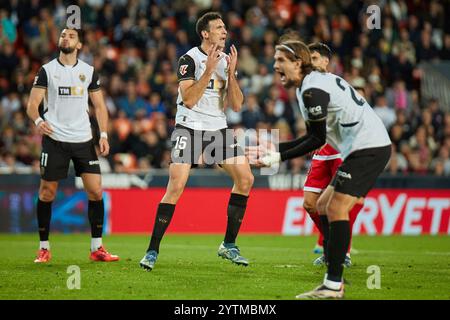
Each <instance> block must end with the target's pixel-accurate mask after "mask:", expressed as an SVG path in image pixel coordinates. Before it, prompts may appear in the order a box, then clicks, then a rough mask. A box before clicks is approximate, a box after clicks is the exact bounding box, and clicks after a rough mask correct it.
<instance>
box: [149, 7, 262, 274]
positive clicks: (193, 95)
mask: <svg viewBox="0 0 450 320" xmlns="http://www.w3.org/2000/svg"><path fill="white" fill-rule="evenodd" d="M196 30H197V34H198V35H199V36H200V38H201V40H202V42H201V45H200V46H199V47H194V48H192V49H190V50H189V51H188V52H187V53H186V54H185V55H183V56H182V57H181V58H180V59H179V61H178V81H179V87H178V99H177V108H178V109H177V114H176V128H175V130H174V133H173V134H172V141H173V148H172V163H171V164H170V167H169V183H168V185H167V189H166V193H165V195H164V197H163V198H162V200H161V202H160V204H159V206H158V209H157V212H156V218H155V224H154V226H153V232H152V237H151V240H150V244H149V246H148V249H147V252H146V254H145V255H144V257H143V258H142V260H141V261H140V266H141V267H142V268H144V269H146V270H148V271H151V270H152V269H153V267H154V265H155V262H156V259H157V257H158V254H159V246H160V242H161V239H162V237H163V235H164V233H165V231H166V229H167V227H168V226H169V223H170V221H171V219H172V216H173V213H174V211H175V205H176V203H177V202H178V199H179V198H180V196H181V194H182V193H183V189H184V187H185V185H186V182H187V180H188V178H189V172H190V169H191V167H193V166H195V165H197V164H198V163H199V159H202V158H204V159H209V160H212V162H214V163H217V164H219V165H220V166H221V167H222V168H223V169H224V170H225V171H226V172H227V173H228V174H229V175H230V176H231V178H232V179H233V182H234V185H233V189H232V190H231V195H230V199H229V202H228V208H227V229H226V233H225V237H224V240H223V242H222V243H221V244H220V246H219V250H218V255H219V256H220V257H222V258H224V259H228V260H230V261H231V262H233V263H235V264H238V265H244V266H247V265H248V260H247V259H246V258H244V257H243V256H241V254H240V250H239V248H238V247H237V246H236V237H237V234H238V232H239V228H240V226H241V223H242V220H243V218H244V213H245V209H246V206H247V199H248V195H249V193H250V189H251V187H252V185H253V179H254V178H253V174H252V172H251V170H250V165H249V163H248V161H247V159H246V157H245V155H244V152H243V150H242V148H241V147H240V146H239V145H238V144H237V143H236V139H235V138H234V136H233V132H232V131H231V130H227V129H226V128H227V123H226V117H225V114H224V108H232V109H233V110H234V111H239V110H240V109H241V107H242V103H243V99H244V98H243V94H242V92H241V90H240V88H239V84H238V81H237V78H236V64H237V50H236V48H235V47H234V46H231V52H230V54H229V55H227V54H225V53H224V52H223V50H224V48H225V41H226V38H227V30H226V27H225V24H224V23H223V21H222V17H221V16H220V14H218V13H216V12H209V13H206V14H204V15H203V16H202V17H200V18H199V20H198V21H197V24H196ZM202 156H203V157H202ZM205 162H206V163H208V162H209V161H208V160H205ZM209 163H211V162H209ZM209 214H216V212H215V209H214V208H211V212H210V213H209Z"/></svg>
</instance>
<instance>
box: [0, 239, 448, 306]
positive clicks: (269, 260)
mask: <svg viewBox="0 0 450 320" xmlns="http://www.w3.org/2000/svg"><path fill="white" fill-rule="evenodd" d="M148 239H149V237H148V236H108V237H105V239H104V243H105V245H106V248H107V249H108V250H109V251H110V252H111V253H114V254H118V255H119V256H120V257H121V261H119V262H114V263H98V262H91V261H89V259H88V254H89V243H90V239H89V236H88V235H87V234H86V235H84V234H77V235H52V236H51V239H50V240H51V248H52V254H53V259H52V261H51V262H50V263H49V264H46V265H36V264H34V263H33V260H34V257H35V253H36V251H37V247H38V236H37V235H34V234H33V235H7V234H1V235H0V252H1V253H2V261H1V263H0V299H182V300H191V299H192V300H195V299H283V300H284V299H294V297H295V295H296V294H298V293H300V292H304V291H306V290H310V289H313V288H314V287H315V286H316V285H318V284H319V283H320V282H321V280H322V279H323V274H324V270H325V269H324V268H321V267H314V266H313V265H312V261H313V260H314V258H316V257H317V255H315V254H313V253H312V248H313V246H314V242H315V237H282V236H267V235H264V236H256V235H254V236H253V235H242V236H239V238H238V245H239V247H240V249H241V253H242V255H243V256H245V257H246V258H248V259H249V260H250V265H249V267H240V266H236V265H233V264H231V263H230V262H228V261H226V260H223V259H220V258H218V257H217V248H218V246H219V244H220V242H221V241H222V237H221V236H218V235H201V236H197V235H171V234H169V235H168V236H167V237H166V238H164V240H163V241H162V244H161V252H160V256H159V257H158V261H157V263H156V266H155V269H154V270H153V271H152V272H145V271H143V270H142V269H140V268H139V260H140V259H141V258H142V256H143V254H144V250H145V249H146V247H147V245H148ZM353 244H354V247H355V248H356V249H357V250H358V251H359V253H358V254H354V255H353V257H352V258H353V264H354V266H353V267H352V268H351V269H346V270H345V273H344V277H345V278H346V280H347V281H348V282H349V283H350V284H349V285H347V286H346V298H347V299H450V291H449V290H448V285H449V284H450V237H448V236H420V237H399V236H396V237H367V236H359V237H355V239H354V241H353ZM71 265H76V266H78V267H79V268H80V272H81V279H80V285H81V289H80V290H77V289H74V290H69V289H68V288H67V280H68V277H69V276H71V275H72V274H68V273H67V268H68V267H69V266H71ZM371 265H376V266H378V267H379V268H380V272H381V288H380V289H372V290H370V289H368V288H367V280H368V278H369V277H370V276H371V274H368V273H367V268H368V267H369V266H371ZM371 283H372V284H374V282H373V281H372V282H371Z"/></svg>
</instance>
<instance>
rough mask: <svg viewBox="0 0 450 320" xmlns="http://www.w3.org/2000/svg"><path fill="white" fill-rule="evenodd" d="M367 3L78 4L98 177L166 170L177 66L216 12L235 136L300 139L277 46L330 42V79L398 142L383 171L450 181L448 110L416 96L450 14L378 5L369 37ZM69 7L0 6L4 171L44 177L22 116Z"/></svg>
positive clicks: (442, 54)
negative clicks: (97, 84) (98, 108)
mask: <svg viewBox="0 0 450 320" xmlns="http://www.w3.org/2000/svg"><path fill="white" fill-rule="evenodd" d="M370 2H371V1H351V0H342V1H331V0H323V1H317V2H316V1H299V2H298V1H289V0H276V1H265V0H253V1H252V0H234V1H221V0H191V1H186V0H175V1H169V0H154V1H144V0H110V1H107V0H80V1H78V2H77V4H78V6H79V7H80V8H81V21H82V28H83V30H84V31H85V36H84V45H83V48H82V50H81V52H80V53H79V58H80V59H82V60H84V61H85V62H87V63H89V64H91V65H93V66H94V67H95V68H96V70H97V71H98V72H99V73H100V76H101V82H102V87H103V90H104V94H105V98H106V103H107V107H108V110H109V114H110V126H109V137H110V144H111V154H110V156H109V157H108V158H107V159H101V161H102V169H103V171H104V172H108V171H114V172H136V171H144V172H146V171H148V170H149V169H151V168H165V167H167V166H168V164H169V161H170V144H171V143H170V134H171V131H172V129H173V126H174V116H175V113H176V98H177V93H178V91H177V90H178V83H177V76H176V71H177V70H176V69H177V62H178V58H179V57H180V56H181V55H182V54H184V53H185V52H186V51H188V50H189V49H190V48H191V47H193V46H195V45H198V44H199V42H200V40H199V38H198V36H197V34H196V32H195V22H196V20H197V18H198V17H199V16H200V15H201V14H202V13H204V12H206V11H218V12H221V13H222V15H223V18H224V21H225V23H226V25H227V28H228V34H229V40H228V45H229V44H235V45H236V46H237V48H238V52H239V62H238V69H239V79H240V80H239V81H240V84H241V87H242V90H243V92H244V95H245V102H244V106H243V109H242V111H241V112H238V113H236V112H233V111H231V109H226V114H227V118H228V121H229V125H230V127H233V128H256V129H279V130H280V131H279V132H280V139H281V140H285V139H290V138H293V137H295V136H299V135H302V134H304V132H305V130H306V127H305V123H304V121H303V120H302V119H301V116H300V115H299V111H298V107H297V105H296V97H295V90H285V89H283V87H282V86H281V84H280V83H279V79H278V78H277V76H276V75H275V74H274V73H273V67H272V66H273V62H274V61H273V55H274V44H275V43H276V41H277V39H278V37H279V36H280V35H281V34H283V33H284V32H285V31H286V30H287V29H292V30H295V31H298V32H299V33H300V35H301V37H302V39H303V40H304V41H305V42H307V43H310V42H314V41H321V42H324V43H326V44H328V45H329V46H330V48H331V49H332V51H333V53H334V54H333V57H332V59H331V61H330V71H331V72H333V73H335V74H337V75H340V76H342V77H344V78H345V79H346V80H347V81H348V82H349V83H351V84H352V85H354V86H355V87H359V88H364V92H365V96H366V99H367V100H368V102H369V103H370V104H371V105H372V106H373V107H374V109H375V111H376V112H377V114H378V115H379V116H380V117H381V119H382V120H383V123H384V124H385V126H386V127H387V129H388V130H389V133H390V135H391V139H392V141H393V149H394V153H393V156H392V158H391V161H390V163H389V165H388V167H387V168H386V171H387V172H390V173H392V174H399V173H401V174H405V173H414V174H435V175H440V176H442V175H446V176H450V112H448V110H450V109H449V106H442V105H441V104H440V102H439V101H438V100H437V99H429V100H425V99H422V98H421V96H420V78H421V71H420V69H419V68H418V63H420V62H422V61H433V60H450V24H449V23H448V21H447V20H446V18H445V17H448V16H450V12H449V10H450V8H449V7H448V6H445V5H444V4H443V2H439V1H430V2H428V1H413V0H392V1H380V5H381V17H382V20H381V29H379V30H368V29H367V25H366V22H365V21H366V19H367V15H366V14H365V12H366V8H367V5H369V4H370ZM70 4H71V3H66V2H65V1H62V0H53V1H45V0H44V1H39V0H27V1H24V0H10V1H0V133H1V138H0V172H3V173H5V172H39V154H40V142H41V137H40V136H39V135H38V134H37V130H36V127H35V126H34V124H33V123H32V122H31V121H29V120H28V118H27V116H26V113H25V109H26V104H27V99H28V95H29V92H30V90H31V87H32V83H33V80H34V77H35V76H36V74H37V71H38V70H39V67H40V66H41V65H42V64H43V63H46V62H47V61H49V60H51V59H53V58H54V57H56V55H57V47H56V45H57V40H58V36H59V33H60V31H61V29H62V28H63V27H64V26H65V23H66V18H67V16H66V8H67V6H68V5H70ZM227 50H228V49H227ZM444 110H447V111H446V112H445V111H444ZM92 122H93V123H94V127H95V120H94V118H92ZM94 131H95V130H94ZM307 168H308V158H298V159H294V160H292V161H290V162H289V163H288V164H285V165H284V166H283V168H282V169H283V170H285V171H287V170H290V171H291V172H293V173H305V172H306V170H307Z"/></svg>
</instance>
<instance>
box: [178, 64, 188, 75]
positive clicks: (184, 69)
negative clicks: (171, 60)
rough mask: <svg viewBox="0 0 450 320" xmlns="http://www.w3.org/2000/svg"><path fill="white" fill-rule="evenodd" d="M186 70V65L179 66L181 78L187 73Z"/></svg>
mask: <svg viewBox="0 0 450 320" xmlns="http://www.w3.org/2000/svg"><path fill="white" fill-rule="evenodd" d="M187 68H188V65H187V64H182V65H181V66H180V70H179V71H180V74H181V75H182V76H184V75H185V74H186V72H187Z"/></svg>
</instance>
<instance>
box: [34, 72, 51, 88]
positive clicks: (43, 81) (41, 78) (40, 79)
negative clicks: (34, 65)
mask: <svg viewBox="0 0 450 320" xmlns="http://www.w3.org/2000/svg"><path fill="white" fill-rule="evenodd" d="M47 86H48V81H47V72H46V71H45V69H44V68H43V67H41V69H39V72H38V74H37V75H36V77H35V78H34V82H33V88H34V87H36V88H44V89H46V88H47Z"/></svg>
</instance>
